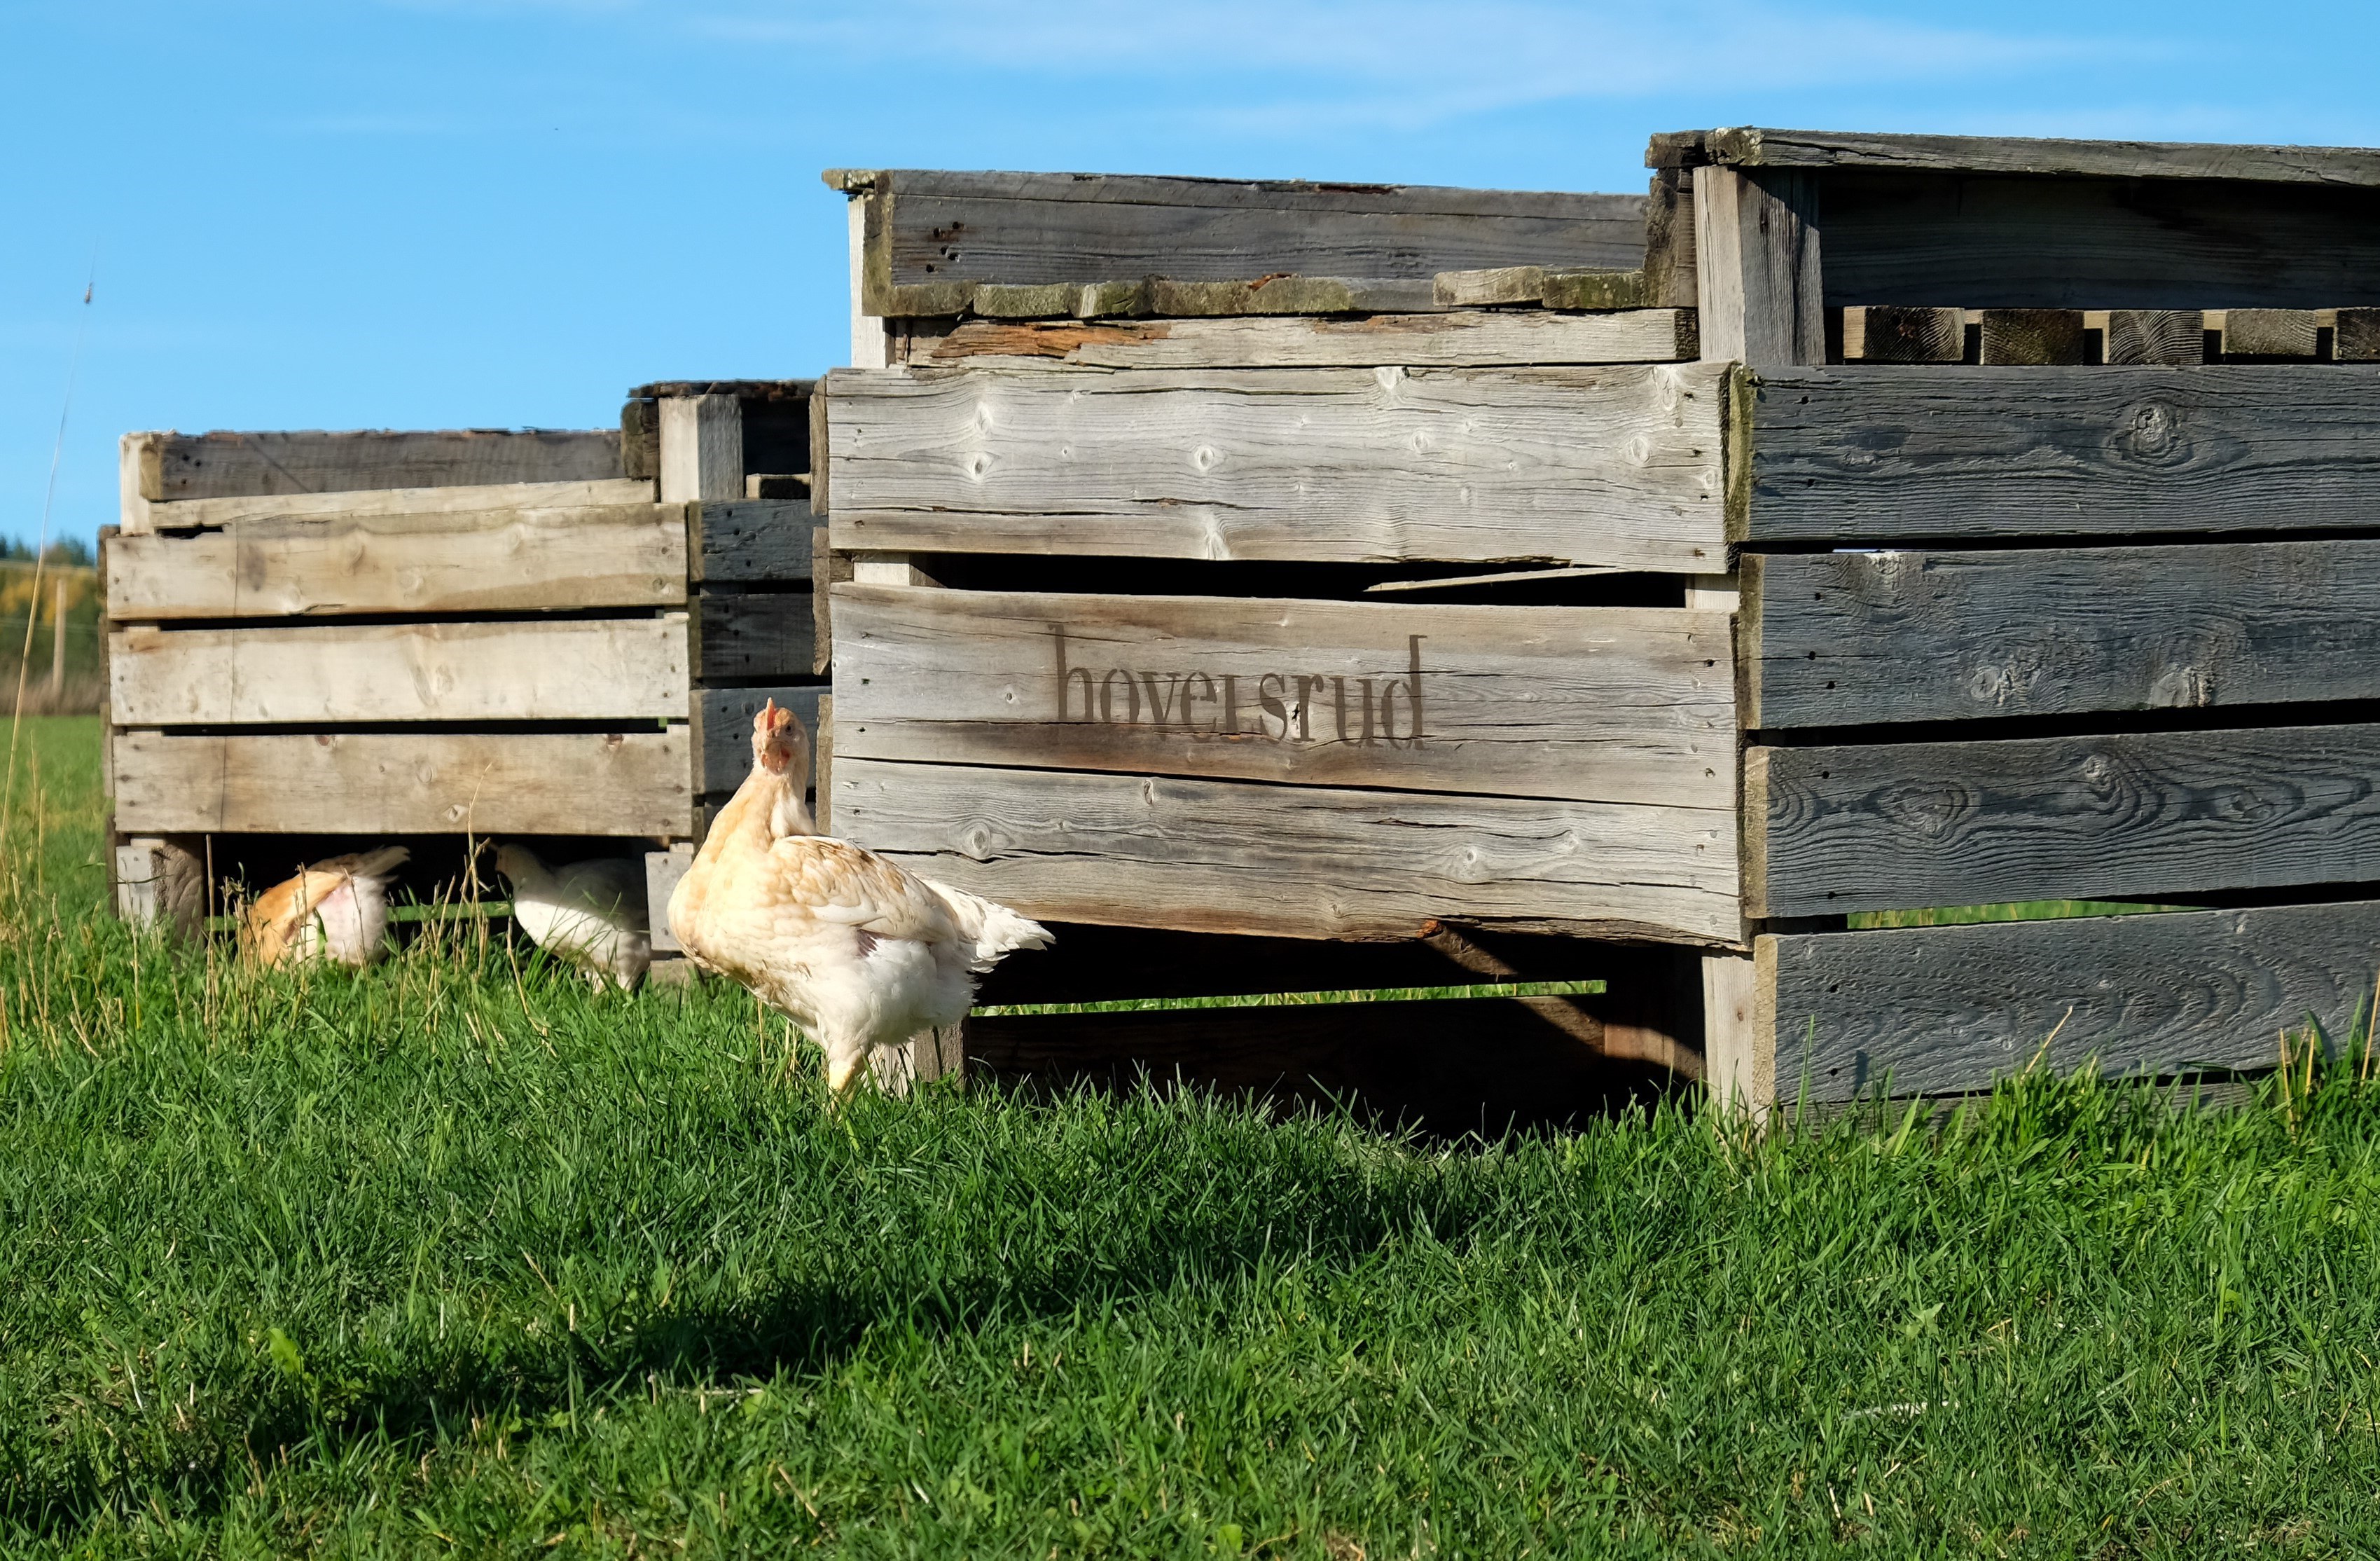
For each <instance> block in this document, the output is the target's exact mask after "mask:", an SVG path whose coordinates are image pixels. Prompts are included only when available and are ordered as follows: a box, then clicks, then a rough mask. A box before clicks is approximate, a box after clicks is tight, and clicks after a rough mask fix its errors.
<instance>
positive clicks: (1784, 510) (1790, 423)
mask: <svg viewBox="0 0 2380 1561" xmlns="http://www.w3.org/2000/svg"><path fill="white" fill-rule="evenodd" d="M1748 404H1749V408H1750V411H1749V416H1750V417H1751V419H1752V423H1753V426H1752V428H1751V430H1750V433H1749V437H1748V438H1743V439H1739V440H1738V441H1736V448H1737V449H1738V450H1739V451H1740V452H1743V453H1744V454H1745V455H1746V456H1747V457H1748V459H1747V463H1746V465H1745V466H1744V467H1743V468H1742V469H1741V472H1740V479H1741V482H1742V487H1741V489H1740V490H1739V491H1740V494H1742V496H1743V500H1744V501H1745V502H1743V504H1742V505H1741V506H1740V507H1738V508H1737V510H1736V512H1735V514H1734V515H1733V516H1731V522H1732V525H1733V528H1734V534H1735V535H1736V536H1738V537H1739V538H1740V539H1741V540H1743V541H1746V542H1753V543H1763V542H1828V543H1888V542H1896V541H1902V540H1910V539H1919V538H1936V537H1939V538H1949V537H2001V536H2006V537H2022V536H2036V537H2037V536H2060V535H2075V536H2089V535H2095V536H2107V535H2121V534H2128V533H2132V534H2137V533H2154V532H2204V531H2256V530H2280V529H2285V528H2288V529H2297V528H2308V529H2311V528H2316V527H2325V528H2327V527H2339V528H2355V529H2368V528H2371V527H2373V526H2374V525H2375V524H2380V512H2375V510H2374V506H2373V495H2374V493H2375V492H2380V486H2375V484H2380V442H2375V441H2374V439H2373V437H2372V430H2373V429H2374V427H2375V426H2380V371H2374V370H2372V369H2363V368H2353V367H2341V368H2338V369H2335V370H2325V371H2324V372H2322V373H2319V374H2309V373H2306V372H2303V371H2302V370H2300V369H2294V368H2290V367H2288V366H2286V365H2267V366H2259V365H2253V364H2251V365H2226V364H2210V365H2207V366H2205V367H2202V368H2189V369H2151V368H2143V369H2113V368H2102V367H2092V368H2081V369H2013V368H2012V369H1989V368H1950V367H1943V368H1931V367H1911V368H1890V369H1884V368H1853V369H1837V370H1800V371H1791V372H1766V373H1763V374H1761V375H1759V376H1758V377H1757V379H1756V380H1755V382H1754V383H1753V384H1751V386H1750V391H1749V396H1748Z"/></svg>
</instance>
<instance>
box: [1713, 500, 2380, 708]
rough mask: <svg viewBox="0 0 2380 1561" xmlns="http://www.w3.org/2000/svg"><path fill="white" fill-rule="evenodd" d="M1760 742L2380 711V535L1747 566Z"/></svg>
mask: <svg viewBox="0 0 2380 1561" xmlns="http://www.w3.org/2000/svg"><path fill="white" fill-rule="evenodd" d="M1742 578H1743V604H1744V605H1743V613H1742V614H1741V616H1740V620H1739V629H1738V638H1737V649H1738V653H1739V654H1740V656H1741V657H1742V658H1743V665H1742V668H1741V671H1740V673H1739V687H1740V688H1741V689H1742V700H1743V722H1744V725H1745V726H1747V727H1750V728H1754V729H1763V728H1770V729H1774V728H1786V727H1795V726H1861V725H1864V724H1867V723H1871V722H1893V721H1958V720H1968V719H1973V718H1976V717H1990V716H2018V715H2070V714H2078V713H2086V712H2095V711H2119V710H2155V709H2169V708H2175V707H2206V706H2217V705H2269V704H2288V703H2301V702H2306V701H2332V700H2374V699H2380V540H2350V541H2340V542H2270V543H2197V544H2192V545H2181V546H2169V547H2095V548H2040V549H2034V548H2026V549H2021V550H2004V549H1992V550H1988V551H1977V552H1943V551H1932V550H1923V549H1911V550H1893V551H1883V552H1857V553H1795V554H1771V555H1760V554H1746V555H1744V557H1743V565H1742Z"/></svg>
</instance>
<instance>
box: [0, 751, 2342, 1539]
mask: <svg viewBox="0 0 2380 1561" xmlns="http://www.w3.org/2000/svg"><path fill="white" fill-rule="evenodd" d="M29 731H30V733H31V740H30V745H29V746H28V747H27V749H26V750H24V752H23V753H22V754H20V768H22V767H23V761H24V760H25V759H26V758H29V757H30V758H38V760H39V776H40V785H39V787H38V788H30V789H29V787H28V785H27V783H26V779H25V776H24V774H20V776H19V782H18V795H17V799H16V806H15V810H14V813H13V816H12V817H11V818H10V819H9V820H8V821H7V823H8V828H9V831H10V833H9V835H8V837H7V840H6V843H5V844H6V859H5V860H6V869H5V872H0V1221H5V1225H0V1228H5V1231H6V1235H5V1237H0V1554H6V1555H11V1556H16V1555H35V1556H39V1555H100V1556H107V1555H141V1556H151V1555H233V1556H246V1555H281V1554H305V1555H419V1556H444V1555H472V1556H480V1555H523V1556H527V1555H622V1556H629V1555H635V1556H665V1555H696V1556H702V1555H781V1554H785V1553H789V1552H793V1551H797V1550H810V1549H817V1550H819V1551H820V1552H822V1553H826V1554H833V1555H864V1556H878V1555H881V1556H903V1555H967V1556H977V1555H985V1556H990V1555H1016V1556H1030V1557H1044V1556H1050V1555H1061V1556H1071V1555H1128V1556H1142V1555H1184V1556H1193V1555H1195V1556H1210V1555H1268V1556H1323V1557H1330V1558H1333V1561H1348V1558H1351V1557H1355V1556H1359V1555H1361V1556H1366V1557H1371V1558H1376V1561H1377V1558H1380V1557H1387V1556H1406V1555H1449V1556H1455V1555H1464V1556H1472V1555H1475V1556H1497V1557H1511V1556H1519V1555H1606V1554H1609V1555H1681V1554H1724V1555H1812V1554H1831V1553H1843V1554H1860V1555H1868V1554H1883V1555H2086V1554H2087V1555H2176V1556H2180V1555H2191V1556H2199V1555H2211V1554H2229V1553H2238V1554H2250V1553H2253V1554H2258V1555H2271V1554H2277V1555H2369V1554H2371V1553H2372V1551H2373V1549H2374V1546H2375V1545H2380V1421H2375V1419H2374V1414H2375V1410H2380V1369H2375V1367H2374V1359H2373V1358H2374V1354H2375V1352H2380V1228H2375V1226H2376V1225H2380V1149H2376V1148H2375V1143H2380V1133H2375V1128H2380V1091H2375V1092H2367V1091H2363V1090H2362V1089H2360V1088H2359V1087H2358V1086H2357V1085H2356V1083H2355V1081H2354V1080H2353V1079H2352V1078H2351V1076H2350V1075H2349V1074H2347V1073H2346V1072H2345V1071H2344V1070H2340V1071H2336V1072H2325V1071H2324V1070H2323V1069H2322V1068H2321V1067H2316V1069H2315V1071H2314V1073H2313V1079H2312V1083H2311V1085H2310V1086H2309V1085H2307V1084H2306V1083H2305V1082H2304V1081H2303V1080H2301V1081H2300V1083H2299V1084H2298V1085H2297V1086H2296V1087H2295V1088H2293V1089H2292V1090H2290V1091H2288V1092H2287V1094H2286V1095H2284V1093H2283V1092H2282V1091H2280V1090H2279V1088H2278V1087H2277V1086H2268V1087H2267V1089H2266V1091H2265V1097H2264V1099H2263V1100H2262V1102H2261V1103H2260V1104H2258V1105H2257V1106H2256V1107H2254V1108H2253V1109H2249V1110H2244V1111H2239V1112H2228V1113H2212V1112H2200V1113H2189V1112H2182V1113H2176V1112H2170V1111H2168V1110H2166V1109H2165V1108H2163V1107H2162V1106H2160V1105H2159V1104H2156V1102H2155V1099H2154V1097H2152V1096H2151V1095H2149V1094H2147V1093H2146V1092H2144V1091H2139V1090H2136V1089H2130V1088H2124V1087H2119V1086H2115V1085H2104V1084H2098V1083H2094V1082H2091V1081H2088V1080H2070V1081H2058V1080H2053V1079H2042V1078H2031V1079H2022V1080H2019V1081H2017V1082H2016V1083H2013V1084H2011V1085H2010V1086H2009V1087H2007V1088H2006V1089H2004V1090H2003V1091H2002V1092H2001V1093H2000V1094H1999V1095H1998V1097H1997V1098H1995V1099H1994V1100H1993V1101H1992V1102H1991V1103H1990V1104H1989V1105H1988V1106H1986V1107H1984V1108H1982V1109H1978V1110H1971V1111H1968V1112H1966V1113H1964V1114H1962V1115H1961V1116H1959V1117H1958V1118H1956V1119H1955V1120H1954V1121H1953V1122H1952V1123H1951V1124H1950V1125H1949V1127H1947V1128H1943V1129H1941V1130H1938V1131H1937V1130H1932V1129H1930V1128H1927V1127H1925V1126H1922V1125H1920V1124H1919V1123H1918V1122H1917V1121H1916V1120H1915V1119H1913V1118H1907V1119H1904V1118H1894V1119H1888V1120H1886V1121H1884V1122H1881V1123H1876V1122H1872V1121H1871V1122H1866V1123H1862V1122H1858V1121H1853V1120H1848V1119H1842V1120H1838V1121H1836V1122H1834V1123H1832V1124H1829V1125H1828V1126H1825V1127H1823V1128H1812V1129H1809V1130H1806V1131H1803V1132H1799V1133H1790V1134H1779V1135H1775V1136H1772V1137H1771V1138H1769V1139H1767V1140H1764V1141H1761V1142H1758V1143H1756V1144H1755V1143H1747V1142H1743V1141H1741V1140H1730V1139H1728V1138H1725V1137H1722V1136H1721V1135H1718V1134H1715V1133H1714V1132H1713V1131H1712V1130H1711V1128H1710V1126H1709V1125H1708V1124H1707V1123H1697V1122H1695V1121H1694V1120H1693V1119H1692V1118H1691V1117H1689V1116H1685V1115H1683V1114H1681V1113H1676V1112H1670V1111H1666V1110H1665V1111H1663V1112H1661V1113H1658V1114H1655V1115H1652V1116H1636V1117H1633V1118H1630V1119H1625V1120H1619V1121H1614V1122H1611V1123H1609V1124H1607V1125H1604V1126H1600V1127H1597V1128H1594V1129H1592V1130H1588V1131H1585V1132H1580V1133H1577V1134H1573V1135H1568V1136H1560V1137H1541V1138H1533V1139H1527V1140H1513V1141H1508V1142H1504V1143H1499V1144H1495V1145H1473V1146H1468V1147H1446V1146H1429V1145H1424V1144H1422V1143H1419V1142H1416V1141H1411V1140H1397V1139H1393V1138H1388V1137H1383V1136H1380V1135H1378V1134H1376V1133H1371V1132H1367V1131H1365V1130H1363V1129H1361V1128H1357V1127H1355V1126H1354V1125H1352V1124H1350V1123H1348V1122H1344V1121H1341V1120H1336V1119H1332V1118H1330V1117H1328V1116H1313V1115H1305V1116H1268V1115H1266V1114H1265V1113H1264V1112H1262V1111H1260V1110H1258V1109H1257V1108H1255V1107H1251V1106H1246V1105H1240V1104H1223V1103H1217V1102H1212V1101H1202V1100H1199V1099H1196V1098H1179V1097H1175V1098H1159V1097H1156V1096H1153V1095H1141V1096H1125V1097H1110V1096H1100V1095H1097V1094H1088V1093H1086V1094H1076V1095H1068V1096H1064V1097H1062V1098H1058V1099H1056V1100H1026V1099H1023V1098H1017V1097H1003V1096H1002V1095H1001V1094H1000V1093H998V1092H997V1091H977V1092H976V1093H974V1094H972V1095H956V1094H951V1093H946V1092H941V1091H928V1092H927V1093H926V1094H925V1095H924V1096H923V1097H922V1098H920V1099H917V1100H914V1101H910V1102H906V1103H895V1102H882V1101H874V1100H864V1101H862V1102H860V1103H859V1104H858V1105H857V1107H856V1109H854V1110H852V1111H851V1112H850V1113H848V1114H847V1115H846V1116H844V1117H843V1118H841V1119H836V1118H833V1117H830V1116H827V1115H826V1114H825V1113H824V1112H823V1110H822V1109H821V1104H820V1081H819V1077H818V1071H817V1067H816V1065H815V1059H814V1057H813V1056H810V1055H802V1054H798V1053H796V1052H795V1051H794V1050H793V1048H792V1046H791V1044H790V1041H791V1037H790V1036H789V1034H788V1033H787V1031H785V1029H784V1027H783V1025H782V1023H780V1022H779V1021H776V1020H774V1019H765V1020H764V1019H763V1018H760V1017H759V1014H758V1012H757V1010H756V1009H755V1008H754V1006H752V1005H751V1003H750V1002H749V1001H748V1000H747V999H746V998H744V997H743V996H741V994H733V993H727V992H721V991H717V990H708V991H699V992H697V993H695V994H691V995H689V996H686V997H679V996H676V995H669V994H646V995H643V996H640V997H637V998H634V999H625V998H620V997H617V996H602V995H596V994H590V993H589V992H588V991H586V990H585V989H584V988H583V987H582V986H580V985H577V984H574V983H573V982H569V981H565V980H558V979H555V978H554V977H553V975H552V974H551V973H550V972H548V971H546V970H543V969H542V968H541V967H540V966H538V965H537V964H536V963H534V962H528V963H526V964H524V963H522V962H520V961H518V960H516V957H514V955H513V954H512V953H511V952H510V951H509V950H507V949H506V948H505V947H504V945H502V944H501V943H493V944H491V945H488V946H486V947H480V946H479V945H476V944H473V943H470V942H468V941H458V942H457V943H455V945H451V946H441V945H439V944H438V943H437V942H436V941H435V940H434V939H433V940H431V941H426V942H422V943H419V944H417V945H415V946H414V947H413V948H411V949H410V950H409V951H408V952H407V953H406V954H405V955H403V956H402V957H398V958H396V959H395V960H393V961H391V962H390V963H389V964H387V965H385V966H383V967H382V968H380V969H377V970H373V971H370V972H369V973H366V974H364V975H361V976H351V975H347V974H345V973H327V972H313V973H310V974H305V975H300V976H296V977H287V978H282V977H275V978H269V979H258V978H251V977H249V976H248V975H246V974H243V973H242V972H240V971H238V970H236V969H233V968H231V967H230V966H228V965H227V964H225V962H223V961H222V960H221V958H220V957H211V956H209V955H207V954H205V953H202V952H193V951H188V950H183V951H174V950H169V949H167V948H165V947H164V946H162V945H157V944H154V943H150V944H137V943H135V942H134V941H133V940H131V939H130V938H129V937H128V936H127V934H125V933H123V932H122V931H121V930H120V929H118V928H116V927H115V926H114V925H113V924H112V923H109V922H106V921H101V920H99V919H97V918H95V917H94V916H93V915H92V914H91V905H92V904H93V902H94V901H95V900H96V898H97V896H98V889H99V884H100V882H101V874H100V870H99V858H98V847H99V835H98V819H97V812H96V802H95V774H94V771H95V753H94V749H95V744H94V742H93V738H92V734H91V729H90V726H89V725H88V724H87V723H82V722H74V721H56V722H49V723H42V724H38V725H36V726H32V727H30V728H29ZM37 841H38V848H37V847H36V842H37Z"/></svg>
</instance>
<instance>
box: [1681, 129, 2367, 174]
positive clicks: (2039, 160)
mask: <svg viewBox="0 0 2380 1561" xmlns="http://www.w3.org/2000/svg"><path fill="white" fill-rule="evenodd" d="M1707 164H1719V165H1727V166H1732V167H1743V168H1825V169H1860V168H1874V169H1885V170H1897V171H1906V170H1912V169H1936V170H1940V171H1943V172H1950V173H2000V174H2077V175H2090V176H2096V177H2106V178H2123V179H2246V180H2257V181H2269V182H2277V183H2288V184H2313V185H2320V186H2323V187H2325V188H2330V189H2336V188H2338V187H2340V186H2362V187H2365V188H2373V189H2380V152H2374V151H2372V150H2369V149H2366V148H2363V147H2339V146H2228V145H2222V144H2218V143H2215V142H2201V141H2139V140H2053V139H2047V138H2041V139H2035V138H2032V137H2015V136H1904V135H1867V134H1856V135H1853V134H1844V133H1842V132H1840V131H1834V130H1777V129H1768V128H1762V127H1756V126H1743V127H1738V128H1728V129H1718V130H1687V131H1672V132H1668V133H1665V134H1661V135H1657V136H1655V137H1654V138H1653V141H1652V146H1651V149H1650V150H1649V151H1647V152H1645V165H1646V166H1647V167H1655V168H1662V167H1698V166H1701V165H1707Z"/></svg>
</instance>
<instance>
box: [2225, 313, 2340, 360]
mask: <svg viewBox="0 0 2380 1561" xmlns="http://www.w3.org/2000/svg"><path fill="white" fill-rule="evenodd" d="M2321 339H2322V338H2321V326H2320V324H2319V323H2318V322H2317V321H2316V319H2315V316H2314V311H2313V310H2311V309H2233V310H2228V311H2225V313H2224V317H2223V355H2224V356H2225V357H2226V358H2312V357H2313V356H2314V354H2315V352H2316V350H2317V348H2318V346H2319V344H2320V342H2321Z"/></svg>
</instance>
